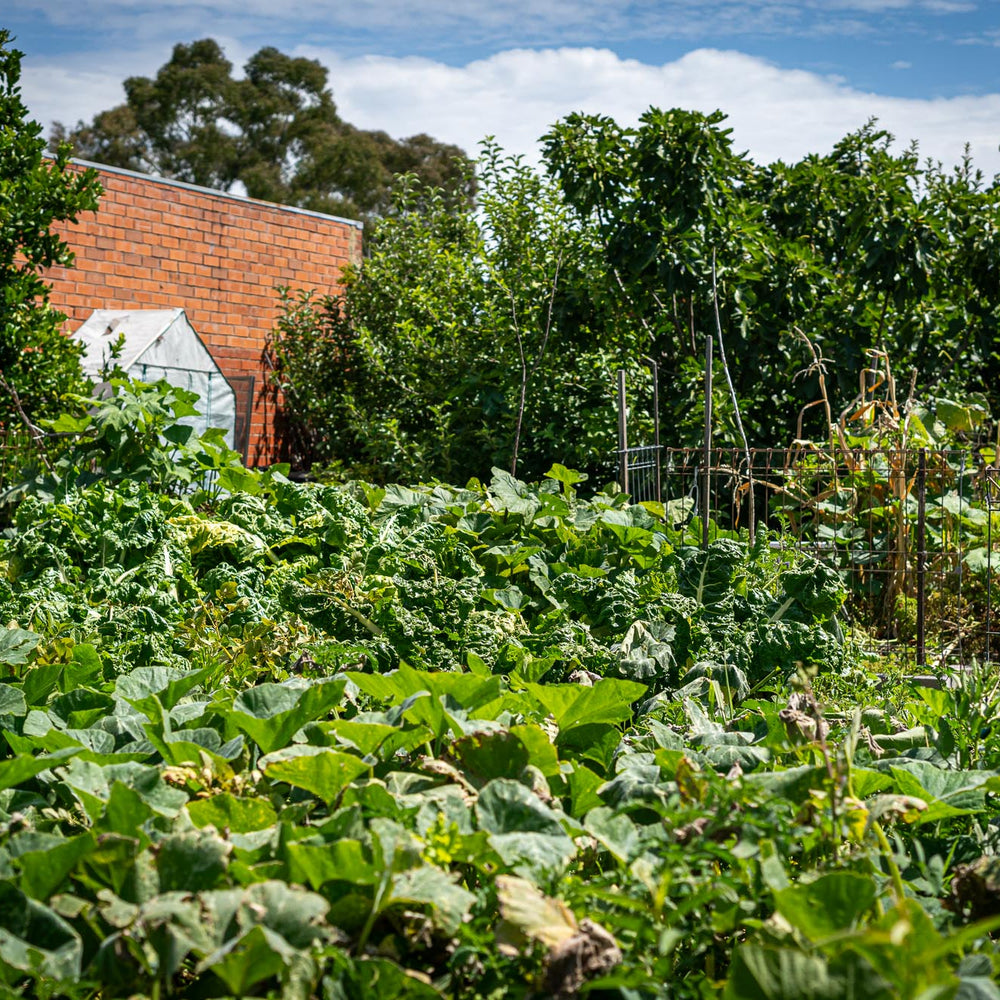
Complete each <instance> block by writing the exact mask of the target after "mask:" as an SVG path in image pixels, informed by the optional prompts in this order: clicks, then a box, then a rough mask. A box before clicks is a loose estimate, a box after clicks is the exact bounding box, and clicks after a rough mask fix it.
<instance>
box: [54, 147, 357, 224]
mask: <svg viewBox="0 0 1000 1000" xmlns="http://www.w3.org/2000/svg"><path fill="white" fill-rule="evenodd" d="M46 155H48V156H49V158H50V159H51V154H46ZM69 162H70V163H73V164H75V165H76V166H78V167H90V168H91V169H93V170H102V171H106V172H107V173H109V174H120V175H121V176H123V177H135V178H138V179H139V180H143V181H149V182H150V183H151V184H164V185H166V186H167V187H176V188H182V189H183V190H185V191H195V192H197V193H198V194H208V195H212V196H213V197H216V198H224V199H226V200H228V201H236V202H239V203H240V204H241V205H265V206H267V207H268V208H276V209H278V210H279V211H281V212H291V213H292V214H294V215H307V216H310V217H312V218H314V219H327V220H328V221H330V222H341V223H343V224H344V225H346V226H353V227H354V228H355V229H364V223H363V222H359V221H358V220H357V219H345V218H343V217H342V216H340V215H328V214H327V213H326V212H314V211H313V210H312V209H311V208H298V207H297V206H295V205H282V204H281V203H280V202H277V201H263V200H262V199H260V198H248V197H247V196H246V195H243V194H233V193H232V192H231V191H217V190H216V189H215V188H208V187H202V186H201V185H200V184H189V183H188V182H187V181H178V180H175V179H174V178H172V177H157V176H156V175H155V174H144V173H143V172H142V171H141V170H127V169H126V168H125V167H111V166H108V164H106V163H95V162H94V161H93V160H81V159H79V158H78V157H76V156H74V157H72V158H71V159H70V161H69Z"/></svg>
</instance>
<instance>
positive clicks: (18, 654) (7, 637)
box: [0, 628, 41, 667]
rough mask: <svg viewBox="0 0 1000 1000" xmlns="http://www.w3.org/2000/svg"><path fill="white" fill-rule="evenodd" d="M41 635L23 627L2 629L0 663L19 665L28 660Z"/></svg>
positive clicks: (0, 633)
mask: <svg viewBox="0 0 1000 1000" xmlns="http://www.w3.org/2000/svg"><path fill="white" fill-rule="evenodd" d="M40 639H41V636H39V635H36V634H35V633H34V632H28V631H27V630H25V629H23V628H6V629H0V663H6V664H7V665H8V666H12V667H19V666H22V665H23V664H25V663H27V662H28V657H29V656H31V654H32V653H33V652H34V651H35V647H36V646H37V645H38V643H39V640H40Z"/></svg>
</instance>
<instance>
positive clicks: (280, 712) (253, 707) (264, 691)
mask: <svg viewBox="0 0 1000 1000" xmlns="http://www.w3.org/2000/svg"><path fill="white" fill-rule="evenodd" d="M346 684H347V680H346V678H344V677H335V678H333V679H332V680H328V681H321V682H318V683H315V684H302V683H301V682H295V683H292V682H290V683H287V684H259V685H257V687H252V688H250V689H249V690H248V691H244V692H243V693H242V694H240V695H239V697H237V698H236V700H235V701H234V702H233V710H232V712H231V713H230V715H229V718H230V720H231V721H232V723H233V724H234V725H235V726H237V727H238V728H240V729H242V730H243V732H245V733H246V734H247V736H249V737H250V739H252V740H253V741H254V743H256V744H257V746H259V747H260V749H261V750H262V751H263V752H264V753H270V752H271V751H272V750H277V749H279V748H280V747H284V746H287V745H288V743H289V742H290V741H291V738H292V736H294V735H295V733H297V732H298V731H299V730H300V729H301V728H302V727H303V726H304V725H305V724H306V723H307V722H312V721H313V720H315V719H319V718H323V717H325V716H326V715H328V714H329V713H330V711H331V709H333V708H335V707H336V706H337V705H339V704H340V699H341V697H342V695H343V693H344V687H345V686H346Z"/></svg>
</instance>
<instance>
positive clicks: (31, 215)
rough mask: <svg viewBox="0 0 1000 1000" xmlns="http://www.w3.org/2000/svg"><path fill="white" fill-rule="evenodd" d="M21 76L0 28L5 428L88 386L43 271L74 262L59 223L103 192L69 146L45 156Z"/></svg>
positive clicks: (0, 335) (1, 414) (0, 350)
mask: <svg viewBox="0 0 1000 1000" xmlns="http://www.w3.org/2000/svg"><path fill="white" fill-rule="evenodd" d="M20 74H21V53H20V52H18V51H17V49H14V48H11V46H10V33H9V32H8V31H6V30H4V29H0V376H2V379H3V380H4V382H5V383H6V384H0V423H2V424H3V425H5V426H7V427H10V426H11V425H14V424H17V423H18V422H19V421H20V420H21V419H23V418H22V414H21V412H20V411H21V410H23V413H24V415H25V416H26V417H27V418H28V419H30V420H38V419H39V418H42V417H46V416H54V415H55V414H57V413H58V412H59V408H60V405H61V404H60V403H59V398H60V396H61V395H62V394H63V393H66V392H70V391H81V390H82V388H83V385H84V377H83V373H82V371H81V369H80V362H79V356H80V348H79V346H78V345H77V344H75V343H74V342H73V341H72V340H71V339H69V338H68V337H64V336H63V335H62V333H61V332H60V326H61V325H62V323H63V322H64V321H65V319H66V317H65V316H64V315H63V314H62V313H60V312H58V311H57V310H55V309H53V308H52V307H51V306H50V305H49V303H48V285H47V284H46V283H45V280H44V278H43V276H42V273H43V271H44V270H45V269H46V268H49V267H53V266H56V265H59V266H66V265H69V264H72V262H73V255H72V253H71V252H70V249H69V247H68V246H67V244H66V242H65V241H64V240H63V239H61V238H60V237H59V236H58V235H56V234H55V233H53V232H52V228H51V227H52V225H53V223H56V222H64V221H75V220H76V218H77V216H78V215H79V214H80V213H81V212H86V211H91V210H93V209H95V208H96V207H97V199H98V195H99V194H100V187H99V185H98V183H97V177H96V174H94V172H93V171H82V172H72V171H70V169H69V167H68V160H69V155H70V151H69V147H68V146H65V145H63V146H60V147H59V148H58V149H57V151H56V152H55V155H54V157H53V158H51V159H46V158H45V156H44V155H43V154H44V152H45V142H44V140H43V139H42V138H41V131H42V129H41V126H40V125H38V124H37V123H36V122H32V121H31V120H30V119H29V118H28V109H27V108H26V107H25V105H24V103H23V101H22V100H21V94H20V88H19V86H18V81H19V79H20ZM14 394H16V397H17V399H18V400H19V401H20V408H19V406H18V404H17V403H16V402H15V395H14Z"/></svg>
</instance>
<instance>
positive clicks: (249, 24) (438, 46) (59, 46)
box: [0, 0, 1000, 174]
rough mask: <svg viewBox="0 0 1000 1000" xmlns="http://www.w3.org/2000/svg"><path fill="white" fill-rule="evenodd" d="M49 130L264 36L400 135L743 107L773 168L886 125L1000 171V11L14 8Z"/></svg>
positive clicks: (927, 148)
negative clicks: (146, 82) (176, 63)
mask: <svg viewBox="0 0 1000 1000" xmlns="http://www.w3.org/2000/svg"><path fill="white" fill-rule="evenodd" d="M4 10H5V12H4V13H2V14H0V26H3V27H7V28H9V29H10V30H11V31H12V32H13V33H14V34H15V35H16V36H17V45H18V47H19V48H21V49H22V50H23V51H24V52H25V55H26V58H25V63H24V74H23V78H22V83H23V90H24V94H25V98H26V100H27V102H28V104H29V107H30V108H31V110H32V112H33V114H34V115H35V116H36V117H37V118H38V119H39V120H40V121H42V122H43V124H45V125H46V126H48V125H49V124H50V123H51V121H53V120H56V119H58V120H62V121H64V122H67V123H72V122H75V121H76V120H77V119H80V118H89V117H90V116H92V115H93V114H94V113H95V112H97V111H99V110H101V109H103V108H106V107H110V106H111V105H112V104H115V103H117V102H118V101H120V100H121V97H122V92H121V81H122V80H123V79H124V78H125V77H126V76H128V75H132V74H143V75H150V74H152V73H155V70H156V69H157V68H158V67H159V66H160V65H161V64H162V63H163V62H164V61H166V59H167V58H169V54H170V49H171V47H172V45H173V44H174V43H176V42H180V41H185V42H187V41H192V40H194V39H196V38H202V37H209V36H210V37H214V38H216V39H217V40H218V41H219V42H220V43H221V44H222V45H223V46H224V48H225V49H226V52H227V55H228V56H229V57H230V59H231V60H232V61H233V62H234V63H235V64H236V65H237V66H239V65H241V64H242V63H243V61H245V59H246V58H247V57H248V56H249V55H251V54H252V53H253V52H254V51H256V50H257V49H258V48H259V47H261V46H262V45H266V44H269V45H275V46H277V47H278V48H280V49H282V50H283V51H286V52H289V53H294V54H302V55H307V56H310V57H313V58H318V59H320V61H322V62H323V63H324V65H326V66H327V67H328V68H329V70H330V84H331V87H332V89H333V91H334V96H335V99H336V100H337V103H338V105H339V107H340V110H341V113H342V114H343V115H344V117H345V118H347V119H348V120H350V121H353V122H355V123H356V124H359V125H362V126H365V127H378V128H385V129H386V130H387V131H389V132H391V133H392V134H395V135H408V134H412V133H415V132H419V131H426V132H429V133H431V134H432V135H435V136H436V137H438V138H442V139H447V140H449V141H453V142H458V143H459V144H461V145H463V146H464V147H466V148H467V149H470V150H472V149H474V147H475V144H476V142H477V141H478V140H479V139H481V138H482V137H483V136H484V135H486V134H493V135H496V136H497V138H498V139H499V141H500V142H501V144H502V145H504V146H505V147H506V148H508V149H510V150H512V151H515V152H522V153H525V154H526V155H528V156H529V157H530V156H532V155H533V151H534V148H535V147H534V142H535V140H536V139H537V137H538V136H539V135H540V134H541V133H542V132H544V131H545V129H546V127H547V126H548V125H549V124H551V123H552V122H553V121H555V120H557V119H558V118H559V117H561V116H562V115H563V114H566V113H568V112H569V111H573V110H581V109H582V110H587V111H593V112H600V113H605V114H609V115H612V116H613V117H615V118H617V119H619V120H620V121H623V122H626V121H633V120H635V118H636V117H637V116H638V115H639V114H640V113H641V112H642V110H644V109H645V108H646V107H648V106H649V105H650V104H654V105H658V106H661V107H670V106H675V105H679V106H684V107H696V108H698V109H700V110H705V111H708V110H713V109H714V108H715V107H720V108H722V110H723V111H726V112H727V113H728V114H729V115H730V119H731V124H732V125H733V127H734V130H735V137H736V140H737V142H738V144H739V145H741V146H742V147H743V148H746V149H748V150H749V151H750V152H751V154H752V155H754V156H755V157H757V158H758V159H762V160H767V159H773V158H776V157H782V158H785V159H790V158H794V157H797V156H801V155H804V154H805V153H806V152H822V151H823V150H824V149H827V148H829V146H830V145H831V144H832V143H833V142H835V141H836V140H837V139H838V138H839V137H840V136H842V135H843V134H844V133H845V132H847V131H849V130H851V129H854V128H857V127H860V126H861V125H862V124H864V122H865V120H866V119H867V118H869V117H871V116H878V117H879V118H880V120H881V121H882V122H883V124H884V125H885V126H886V127H887V128H889V129H890V130H891V131H893V132H894V133H895V134H896V135H897V136H898V137H899V139H900V141H901V143H905V142H908V141H910V140H916V141H918V142H919V145H920V149H921V151H922V152H923V153H924V154H926V155H929V156H933V157H934V158H935V159H941V160H943V161H944V162H946V163H951V162H955V161H956V160H957V159H958V158H959V156H960V155H961V153H962V148H963V144H964V143H965V142H969V143H970V144H971V146H972V149H973V152H974V155H975V159H976V162H977V164H978V165H980V166H981V167H983V169H984V170H986V172H987V173H990V174H992V173H994V172H1000V152H998V145H1000V2H997V0H751V2H740V3H737V2H732V0H633V2H629V0H575V2H567V0H493V2H481V3H478V4H471V3H468V2H461V0H424V2H421V0H353V2H351V3H346V2H330V0H215V2H213V0H204V2H201V3H191V2H189V0H8V2H7V4H5V7H4Z"/></svg>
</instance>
